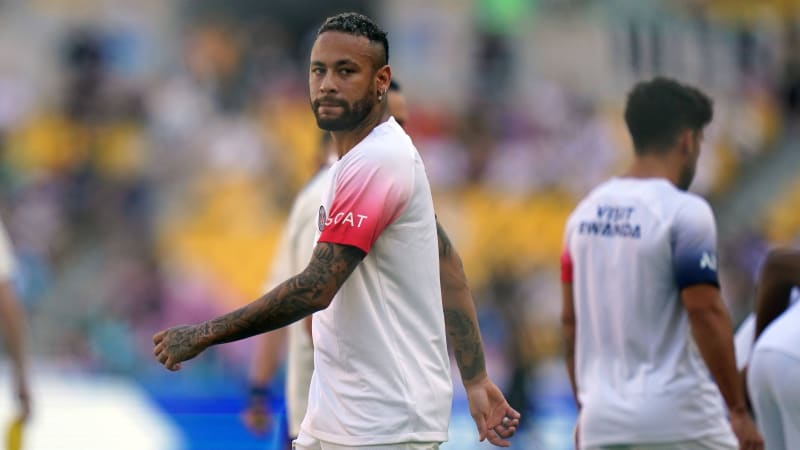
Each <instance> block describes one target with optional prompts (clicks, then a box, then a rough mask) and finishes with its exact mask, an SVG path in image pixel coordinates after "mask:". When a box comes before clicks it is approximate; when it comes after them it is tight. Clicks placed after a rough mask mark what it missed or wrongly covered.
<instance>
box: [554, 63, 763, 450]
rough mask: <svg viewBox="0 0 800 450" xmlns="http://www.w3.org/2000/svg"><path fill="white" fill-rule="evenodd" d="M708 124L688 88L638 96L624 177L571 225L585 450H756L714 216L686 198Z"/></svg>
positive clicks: (568, 317)
mask: <svg viewBox="0 0 800 450" xmlns="http://www.w3.org/2000/svg"><path fill="white" fill-rule="evenodd" d="M711 117H712V106H711V101H710V100H709V99H708V97H706V96H705V95H704V94H703V93H701V92H700V91H698V90H696V89H694V88H692V87H688V86H685V85H682V84H680V83H678V82H676V81H673V80H669V79H665V78H655V79H653V80H651V81H648V82H641V83H639V84H637V85H636V86H635V87H634V89H633V90H632V91H631V93H630V94H629V95H628V99H627V104H626V108H625V121H626V123H627V125H628V129H629V132H630V134H631V137H632V139H633V145H634V158H633V162H632V165H631V167H630V169H629V171H628V172H627V173H626V174H625V175H624V176H622V177H618V178H612V179H611V180H609V181H606V182H605V183H603V184H601V185H600V186H598V187H596V188H595V189H594V190H593V191H592V192H591V193H589V194H588V195H587V196H586V198H584V199H583V200H582V201H581V202H580V203H579V204H578V206H577V207H576V208H575V210H574V211H573V213H572V214H571V216H570V217H569V219H568V221H567V224H566V229H565V241H564V251H563V254H562V281H563V312H562V323H563V332H564V337H565V340H566V344H567V367H568V372H569V375H570V379H571V381H572V384H573V390H574V392H575V396H576V400H577V403H578V407H579V418H578V426H577V438H578V441H579V446H580V448H582V449H612V448H613V449H678V450H682V449H685V450H692V449H736V448H739V447H740V446H741V448H748V449H749V448H754V449H755V448H761V441H760V436H759V435H758V432H757V431H756V429H755V426H754V424H753V423H752V420H751V419H750V417H749V415H748V413H747V410H746V405H745V398H744V395H743V392H742V389H741V382H740V379H739V375H738V373H737V371H736V367H735V363H734V353H733V339H732V330H731V324H730V319H729V318H728V313H727V311H726V309H725V306H724V304H723V301H722V299H721V297H720V293H719V284H718V281H717V261H716V226H715V223H714V216H713V213H712V211H711V208H710V207H709V205H708V204H707V203H706V201H705V200H703V199H702V198H700V197H699V196H696V195H694V194H690V193H687V192H686V189H687V188H688V187H689V185H690V184H691V181H692V178H693V176H694V171H695V167H696V163H697V158H698V156H699V153H700V142H701V140H702V136H703V129H704V128H705V126H706V125H707V124H708V123H709V122H710V121H711ZM709 371H710V374H709ZM715 382H716V385H715ZM720 393H721V394H722V396H721V397H722V398H721V397H720ZM723 398H724V404H723V401H722V399H723ZM726 404H727V407H728V408H727V411H726V408H725V406H726ZM728 415H729V416H730V422H729V420H728V417H727V416H728ZM731 426H733V430H732V429H731V428H732V427H731ZM734 432H735V435H734ZM737 437H738V440H739V444H738V445H737Z"/></svg>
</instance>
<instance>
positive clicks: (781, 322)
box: [754, 289, 800, 359]
mask: <svg viewBox="0 0 800 450" xmlns="http://www.w3.org/2000/svg"><path fill="white" fill-rule="evenodd" d="M799 299H800V292H798V290H797V289H794V290H793V292H792V299H791V301H790V304H791V306H789V308H788V309H787V310H786V311H784V312H783V313H782V314H781V315H780V316H778V317H777V318H776V319H775V320H773V321H772V323H770V324H769V325H767V328H766V329H765V330H764V332H763V333H761V335H760V336H759V337H758V340H757V341H756V344H755V349H754V351H760V350H775V351H779V352H783V353H785V354H787V355H789V356H793V357H795V358H797V359H800V306H798V303H800V301H798V300H799Z"/></svg>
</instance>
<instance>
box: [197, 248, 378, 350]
mask: <svg viewBox="0 0 800 450" xmlns="http://www.w3.org/2000/svg"><path fill="white" fill-rule="evenodd" d="M364 256H366V253H364V251H363V250H361V249H359V248H357V247H352V246H349V245H340V244H332V243H329V242H320V243H319V244H317V246H316V247H315V248H314V254H313V255H312V257H311V261H310V262H309V263H308V266H307V267H306V268H305V270H303V272H301V273H299V274H298V275H295V276H294V277H292V278H290V279H288V280H286V281H284V282H283V283H281V284H280V285H278V286H277V287H276V288H275V289H273V290H271V291H269V292H268V293H266V294H265V295H264V296H263V297H261V298H260V299H258V300H256V301H254V302H252V303H250V304H248V305H246V306H244V307H242V308H239V309H237V310H236V311H233V312H231V313H228V314H226V315H224V316H221V317H218V318H216V319H214V320H211V321H209V322H206V324H205V330H204V331H205V333H207V334H208V335H209V337H210V338H211V341H212V343H214V344H219V343H223V342H231V341H236V340H239V339H244V338H247V337H250V336H254V335H256V334H259V333H263V332H266V331H270V330H274V329H276V328H280V327H282V326H285V325H288V324H290V323H292V322H295V321H297V320H300V319H302V318H303V317H305V316H307V315H309V314H312V313H314V312H315V311H319V310H321V309H324V308H325V307H327V306H328V304H329V303H330V300H331V299H332V298H333V296H334V295H335V294H336V292H337V291H338V290H339V288H340V287H341V286H342V284H344V282H345V280H346V279H347V277H349V276H350V274H351V273H352V272H353V270H355V268H356V266H358V264H359V263H360V262H361V260H362V259H364Z"/></svg>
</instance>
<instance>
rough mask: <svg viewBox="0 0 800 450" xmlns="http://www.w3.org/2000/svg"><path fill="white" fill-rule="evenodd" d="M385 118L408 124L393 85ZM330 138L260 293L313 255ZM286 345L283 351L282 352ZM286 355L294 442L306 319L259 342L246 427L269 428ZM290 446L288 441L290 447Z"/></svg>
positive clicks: (304, 398) (304, 387)
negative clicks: (273, 390)
mask: <svg viewBox="0 0 800 450" xmlns="http://www.w3.org/2000/svg"><path fill="white" fill-rule="evenodd" d="M387 95H388V98H387V102H388V106H389V114H391V115H392V117H394V119H395V121H396V122H397V123H398V124H400V125H401V126H402V125H403V124H404V123H406V121H407V120H408V108H407V106H406V100H405V96H404V95H403V93H402V92H401V90H400V85H399V84H398V83H397V82H396V81H395V80H392V81H391V83H390V84H389V92H388V94H387ZM335 153H336V151H335V149H334V148H333V146H332V142H331V139H330V133H328V132H325V134H324V136H323V142H322V145H321V151H320V154H319V156H320V158H319V159H320V160H319V165H320V167H321V169H320V171H319V172H318V173H317V174H316V175H315V176H314V177H313V178H312V179H311V180H310V181H309V182H308V183H307V184H306V185H305V186H304V187H303V189H301V190H300V192H299V193H298V194H297V197H296V198H295V200H294V202H293V204H292V209H291V211H290V213H289V217H288V219H287V222H286V229H285V231H284V233H283V236H282V237H281V240H280V242H279V244H278V250H277V252H276V254H275V257H274V259H273V261H274V262H273V268H272V272H271V274H270V278H269V280H268V281H267V284H266V288H267V289H265V292H266V291H268V290H269V289H271V288H272V287H274V286H277V285H278V284H279V283H280V282H282V281H283V280H285V279H287V278H289V277H291V276H292V275H294V274H295V273H298V272H300V271H302V270H303V269H304V268H305V266H306V263H307V262H308V260H309V258H311V253H312V252H313V251H314V242H315V240H314V237H315V235H316V231H317V219H318V213H319V202H320V198H322V194H323V191H324V189H325V183H324V180H325V175H324V174H325V172H326V171H327V170H328V168H329V167H330V164H332V162H333V160H335ZM284 346H286V348H285V349H284V348H283V347H284ZM284 351H285V353H286V359H287V363H286V389H285V396H286V413H287V431H288V436H289V438H290V439H292V440H294V439H295V438H296V437H297V435H298V434H300V423H301V422H302V421H303V417H304V416H305V415H306V405H307V404H308V389H309V386H310V384H311V374H312V373H313V372H314V348H313V347H312V345H311V317H310V316H309V317H306V318H305V319H303V320H300V321H297V322H295V323H293V324H291V325H289V326H287V327H284V328H280V329H278V330H275V331H272V332H270V333H264V334H263V335H261V336H260V337H259V342H258V346H257V348H256V352H255V354H254V357H253V365H252V369H251V371H250V398H249V399H248V400H249V401H248V405H247V408H246V409H245V411H244V414H243V419H244V421H245V425H246V426H247V427H248V429H250V430H251V431H252V432H253V433H255V434H257V435H259V434H263V433H265V432H266V431H267V429H268V428H269V425H270V418H269V416H270V411H269V404H270V402H271V392H270V389H269V385H270V384H271V382H272V379H273V377H274V376H275V374H276V373H277V370H278V367H279V365H280V357H281V356H282V354H283V353H284ZM290 444H291V442H290Z"/></svg>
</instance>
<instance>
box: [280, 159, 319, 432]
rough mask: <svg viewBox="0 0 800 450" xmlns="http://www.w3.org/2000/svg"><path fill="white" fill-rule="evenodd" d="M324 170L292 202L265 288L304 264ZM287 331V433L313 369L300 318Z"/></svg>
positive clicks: (299, 415) (293, 427)
mask: <svg viewBox="0 0 800 450" xmlns="http://www.w3.org/2000/svg"><path fill="white" fill-rule="evenodd" d="M324 172H325V171H324V170H323V171H321V172H319V173H318V174H317V175H316V176H314V178H312V179H311V180H310V181H309V182H308V184H306V186H305V187H304V188H303V189H302V190H301V191H300V193H299V194H297V197H296V198H295V200H294V203H293V204H292V210H291V211H290V212H289V217H288V219H287V221H286V229H285V231H284V234H283V237H282V239H281V241H280V243H279V246H278V249H277V251H276V254H275V258H274V261H275V262H274V266H273V268H272V272H271V278H270V281H269V282H268V283H267V289H265V291H266V290H269V289H272V288H273V287H274V286H277V285H278V284H279V283H281V282H283V281H284V280H287V279H289V278H290V277H292V276H294V275H295V274H298V273H300V272H302V271H303V269H305V268H306V266H307V265H308V260H309V259H310V258H311V253H312V252H313V251H314V236H315V235H316V230H317V211H318V209H319V199H320V197H321V196H322V192H323V191H324V187H325V180H326V178H325V176H324ZM287 335H288V351H287V363H286V408H287V417H288V428H289V435H290V436H297V435H298V434H300V423H301V422H302V421H303V417H304V416H305V415H306V405H307V404H308V389H309V385H310V384H311V374H312V372H313V371H314V348H313V346H312V345H311V336H309V334H308V331H307V330H306V326H305V323H304V321H302V320H299V321H297V322H294V323H292V324H291V325H289V326H288V330H287Z"/></svg>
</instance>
